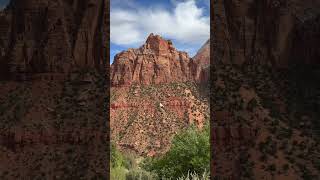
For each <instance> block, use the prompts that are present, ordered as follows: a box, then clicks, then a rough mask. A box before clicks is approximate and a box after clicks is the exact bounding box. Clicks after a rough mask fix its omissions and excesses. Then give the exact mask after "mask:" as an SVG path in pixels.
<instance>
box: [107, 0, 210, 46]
mask: <svg viewBox="0 0 320 180" xmlns="http://www.w3.org/2000/svg"><path fill="white" fill-rule="evenodd" d="M173 5H174V8H173V9H172V10H170V9H166V8H164V7H149V8H146V7H135V8H121V7H113V8H111V12H110V17H111V19H110V21H111V22H110V25H111V29H110V33H111V36H110V37H111V42H112V43H114V44H117V45H138V44H141V43H142V42H144V41H145V38H146V37H147V36H148V34H149V33H151V32H153V33H156V34H160V35H162V36H164V37H166V38H170V39H173V40H176V41H178V42H179V43H187V44H193V45H200V44H202V43H203V42H205V41H206V40H207V39H208V38H209V35H210V19H209V15H205V14H204V9H203V8H201V7H198V6H197V4H196V2H195V0H185V1H182V2H181V1H177V2H175V3H173Z"/></svg>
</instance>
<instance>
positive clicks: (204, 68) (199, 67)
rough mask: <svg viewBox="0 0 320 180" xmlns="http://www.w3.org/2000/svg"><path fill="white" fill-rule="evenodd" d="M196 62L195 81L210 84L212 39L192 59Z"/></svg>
mask: <svg viewBox="0 0 320 180" xmlns="http://www.w3.org/2000/svg"><path fill="white" fill-rule="evenodd" d="M192 59H193V61H194V68H195V69H194V79H195V81H196V82H200V83H202V82H208V81H209V74H210V39H209V40H208V41H207V42H206V43H205V44H204V45H203V46H202V47H201V48H200V49H199V51H198V52H197V54H196V55H195V56H194V57H193V58H192Z"/></svg>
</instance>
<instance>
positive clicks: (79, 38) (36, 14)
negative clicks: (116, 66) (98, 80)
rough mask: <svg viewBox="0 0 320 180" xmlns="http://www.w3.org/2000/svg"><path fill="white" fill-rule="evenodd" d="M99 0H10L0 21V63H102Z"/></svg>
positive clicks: (40, 66)
mask: <svg viewBox="0 0 320 180" xmlns="http://www.w3.org/2000/svg"><path fill="white" fill-rule="evenodd" d="M105 6H106V1H105V0H98V1H95V0H90V1H86V0H74V1H68V0H62V1H49V0H42V1H36V0H30V1H18V0H13V1H11V2H10V4H9V6H8V7H7V8H6V9H5V10H4V11H3V12H2V14H1V17H0V21H1V27H0V29H1V30H0V50H1V53H0V64H1V67H2V69H1V70H2V72H5V71H6V72H7V73H19V72H28V73H38V72H41V73H65V72H72V71H76V70H79V69H84V68H96V69H99V70H102V69H104V68H105V64H106V63H105V61H106V60H105V55H104V54H103V53H102V52H104V50H103V48H104V46H105V45H104V43H103V39H104V40H105V38H103V37H105V36H106V35H105V34H103V29H102V25H103V23H104V21H103V19H104V18H105V14H106V12H105V10H104V8H105Z"/></svg>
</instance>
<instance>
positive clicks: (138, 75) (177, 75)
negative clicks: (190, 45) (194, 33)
mask: <svg viewBox="0 0 320 180" xmlns="http://www.w3.org/2000/svg"><path fill="white" fill-rule="evenodd" d="M191 66H192V61H191V58H190V57H189V56H188V54H187V53H186V52H181V51H178V50H176V49H175V48H174V46H173V44H172V42H171V41H170V40H165V39H163V38H161V37H160V36H159V35H153V34H150V35H149V37H148V39H147V41H146V43H145V44H144V45H142V46H141V47H140V48H139V49H129V50H127V51H123V52H121V53H119V54H117V55H116V56H115V58H114V62H113V64H112V65H111V84H112V85H114V86H118V85H131V84H159V83H170V82H184V81H188V80H192V76H191V73H190V69H191Z"/></svg>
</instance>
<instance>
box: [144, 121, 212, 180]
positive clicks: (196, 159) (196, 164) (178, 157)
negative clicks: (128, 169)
mask: <svg viewBox="0 0 320 180" xmlns="http://www.w3.org/2000/svg"><path fill="white" fill-rule="evenodd" d="M209 138H210V132H209V126H208V125H205V126H204V129H203V130H198V129H197V128H196V127H195V126H191V127H190V128H188V129H186V130H185V131H182V132H181V133H179V134H177V135H176V136H175V137H174V138H173V141H172V146H171V149H170V150H169V151H168V152H167V153H166V154H165V155H164V156H162V157H159V158H155V159H152V160H150V161H148V162H145V169H147V170H150V171H152V172H155V173H156V174H157V175H158V176H159V177H161V178H172V179H177V178H179V177H183V176H184V175H187V174H188V173H189V172H192V173H195V174H203V173H205V172H207V170H209V166H210V141H209Z"/></svg>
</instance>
